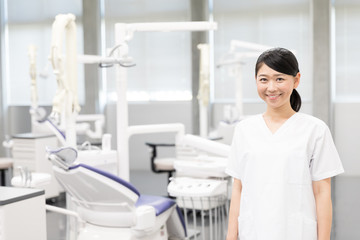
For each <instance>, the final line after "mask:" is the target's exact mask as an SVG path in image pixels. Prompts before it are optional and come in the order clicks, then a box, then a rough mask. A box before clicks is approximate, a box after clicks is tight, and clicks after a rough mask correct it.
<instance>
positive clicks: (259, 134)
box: [226, 48, 344, 240]
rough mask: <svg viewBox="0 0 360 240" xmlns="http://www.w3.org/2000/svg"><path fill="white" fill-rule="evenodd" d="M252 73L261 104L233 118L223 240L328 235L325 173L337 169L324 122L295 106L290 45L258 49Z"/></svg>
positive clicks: (320, 239) (295, 70)
mask: <svg viewBox="0 0 360 240" xmlns="http://www.w3.org/2000/svg"><path fill="white" fill-rule="evenodd" d="M255 77H256V83H257V91H258V94H259V96H260V98H261V99H263V100H264V101H265V103H266V105H267V108H266V111H265V113H263V114H258V115H255V116H252V117H248V118H246V119H244V120H242V121H240V122H239V124H238V125H237V126H236V130H235V133H234V138H233V143H232V147H231V153H230V156H229V164H228V167H227V169H226V172H227V173H228V174H229V175H230V176H232V177H234V184H233V190H232V196H231V204H230V213H229V225H228V235H227V240H230V239H232V240H236V239H238V238H240V239H241V240H255V239H267V240H288V239H299V240H329V239H330V232H331V221H332V203H331V181H330V179H331V177H333V176H335V175H338V174H340V173H342V172H344V169H343V167H342V163H341V161H340V158H339V155H338V153H337V150H336V148H335V145H334V142H333V139H332V136H331V133H330V130H329V128H328V127H327V125H326V124H325V123H324V122H323V121H321V120H319V119H317V118H315V117H312V116H310V115H307V114H304V113H298V111H299V109H300V107H301V99H300V96H299V94H298V93H297V91H296V90H295V88H297V86H298V85H299V82H300V73H299V67H298V62H297V60H296V58H295V56H294V54H293V53H291V52H290V51H289V50H287V49H284V48H273V49H270V50H268V51H266V52H264V53H262V54H261V55H260V57H259V58H258V60H257V63H256V68H255Z"/></svg>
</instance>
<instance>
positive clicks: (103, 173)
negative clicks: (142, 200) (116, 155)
mask: <svg viewBox="0 0 360 240" xmlns="http://www.w3.org/2000/svg"><path fill="white" fill-rule="evenodd" d="M81 167H82V168H86V169H88V170H90V171H93V172H95V173H98V174H100V175H102V176H104V177H107V178H110V179H112V180H114V181H115V182H118V183H120V184H121V185H123V186H125V187H127V188H128V189H130V190H131V191H133V192H134V193H135V194H136V195H138V196H140V193H139V191H138V190H137V189H136V188H135V187H134V186H133V185H131V183H129V182H127V181H125V180H123V179H121V178H119V177H118V176H115V175H113V174H111V173H109V172H106V171H103V170H101V169H98V168H94V167H92V166H89V165H86V164H82V163H80V164H78V165H74V166H70V167H69V168H68V170H74V169H77V168H81Z"/></svg>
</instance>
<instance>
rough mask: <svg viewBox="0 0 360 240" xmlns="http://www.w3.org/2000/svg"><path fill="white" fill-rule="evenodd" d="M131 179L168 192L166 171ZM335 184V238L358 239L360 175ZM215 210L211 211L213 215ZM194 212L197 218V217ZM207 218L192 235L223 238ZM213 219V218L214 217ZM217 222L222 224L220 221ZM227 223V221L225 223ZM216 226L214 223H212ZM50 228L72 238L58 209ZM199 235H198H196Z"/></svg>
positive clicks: (54, 239)
mask: <svg viewBox="0 0 360 240" xmlns="http://www.w3.org/2000/svg"><path fill="white" fill-rule="evenodd" d="M130 181H131V182H132V183H133V185H134V186H135V187H136V188H137V189H138V190H139V191H140V192H141V193H144V194H154V195H155V194H156V195H166V194H167V192H166V186H167V182H166V174H164V175H158V174H153V173H151V172H145V171H144V172H131V179H130ZM333 186H334V191H333V193H334V196H335V197H334V198H333V206H334V211H333V212H334V223H333V231H332V238H331V239H332V240H358V239H360V228H359V226H360V191H359V190H358V189H359V186H360V177H351V176H350V177H349V176H339V177H336V179H335V181H333ZM52 204H54V205H57V206H64V205H65V201H64V198H62V199H60V200H58V201H56V202H54V203H52ZM214 214H215V213H214V212H212V215H214ZM187 216H188V223H189V225H191V224H192V223H193V220H194V219H196V221H197V229H196V231H192V230H193V227H191V233H194V232H197V233H199V231H201V228H202V226H201V217H202V214H201V212H199V211H195V212H193V211H189V210H187ZM194 216H195V218H194ZM204 216H205V218H204V219H205V220H204V234H203V235H199V234H197V235H193V238H192V239H198V240H203V239H206V240H209V239H213V240H218V239H224V238H222V237H214V236H215V234H214V233H215V229H214V228H212V229H211V233H210V223H209V220H210V218H209V212H206V213H205V215H204ZM211 219H214V218H213V217H212V218H211ZM213 224H214V223H213ZM218 224H223V222H219V223H218ZM225 224H226V223H225ZM212 226H213V225H212ZM47 232H48V240H69V238H66V236H67V235H66V234H67V232H66V217H64V216H61V215H59V214H57V213H49V212H48V213H47ZM216 234H217V236H222V235H221V234H223V233H219V232H217V233H216ZM195 236H196V238H195Z"/></svg>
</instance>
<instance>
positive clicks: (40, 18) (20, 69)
mask: <svg viewBox="0 0 360 240" xmlns="http://www.w3.org/2000/svg"><path fill="white" fill-rule="evenodd" d="M7 7H8V19H7V20H8V21H7V26H8V46H7V47H8V57H7V58H8V59H9V64H8V67H9V69H8V70H9V71H8V72H9V75H8V76H9V79H6V81H7V84H6V85H7V86H8V89H7V97H8V99H7V102H8V104H9V105H30V102H31V101H30V94H31V92H30V83H31V82H30V75H29V67H30V63H29V56H28V46H29V45H34V46H35V47H36V48H37V56H36V69H37V92H38V104H39V105H51V104H52V99H53V96H54V94H55V91H56V88H57V84H56V80H55V76H54V74H53V72H52V67H51V64H50V62H49V61H48V57H49V54H50V45H51V28H52V23H53V21H54V20H55V16H56V15H57V14H60V13H62V14H65V13H73V14H75V15H76V17H77V19H76V23H77V41H78V44H77V47H78V53H79V54H81V53H82V52H83V34H82V24H81V12H82V4H81V0H75V1H74V0H64V1H57V0H49V1H42V0H32V1H24V0H11V1H10V0H9V1H7ZM65 49H66V47H65V46H64V51H65ZM46 75H47V77H46V78H44V77H41V76H46ZM83 76H84V74H83V66H81V64H79V82H78V84H79V85H78V89H79V101H80V102H83V101H84V92H83V89H84V87H83V84H84V81H83Z"/></svg>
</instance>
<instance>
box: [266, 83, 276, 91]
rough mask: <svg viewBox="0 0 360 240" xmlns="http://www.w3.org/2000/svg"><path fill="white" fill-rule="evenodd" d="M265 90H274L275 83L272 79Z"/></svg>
mask: <svg viewBox="0 0 360 240" xmlns="http://www.w3.org/2000/svg"><path fill="white" fill-rule="evenodd" d="M267 90H268V91H276V83H275V82H274V81H269V83H268V86H267Z"/></svg>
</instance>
